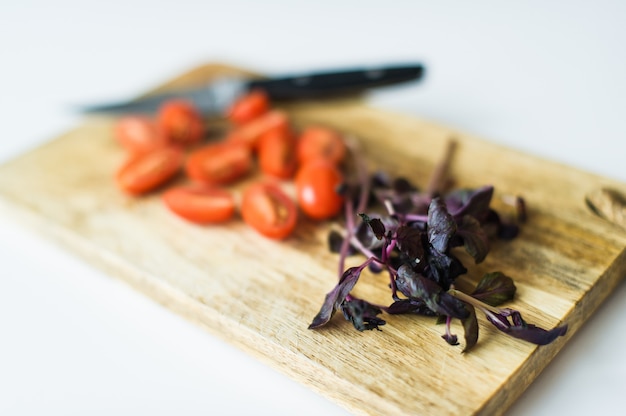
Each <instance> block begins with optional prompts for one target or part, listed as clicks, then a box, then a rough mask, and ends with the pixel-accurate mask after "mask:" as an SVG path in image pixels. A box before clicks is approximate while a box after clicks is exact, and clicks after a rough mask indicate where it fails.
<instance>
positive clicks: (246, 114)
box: [227, 90, 270, 124]
mask: <svg viewBox="0 0 626 416" xmlns="http://www.w3.org/2000/svg"><path fill="white" fill-rule="evenodd" d="M269 107H270V100H269V97H268V96H267V93H265V91H262V90H254V91H250V92H249V93H247V94H245V95H243V96H241V97H239V98H238V99H237V100H236V101H235V102H234V103H233V105H232V106H231V107H230V109H229V110H228V114H227V117H228V119H229V120H230V121H232V122H233V123H235V124H244V123H247V122H249V121H251V120H253V119H255V118H257V117H259V116H260V115H261V114H264V113H266V112H267V110H268V109H269Z"/></svg>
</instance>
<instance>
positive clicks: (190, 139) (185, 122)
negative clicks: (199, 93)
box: [157, 100, 204, 146]
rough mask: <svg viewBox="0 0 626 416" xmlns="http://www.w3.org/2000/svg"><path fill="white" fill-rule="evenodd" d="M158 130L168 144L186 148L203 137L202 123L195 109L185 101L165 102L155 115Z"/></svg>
mask: <svg viewBox="0 0 626 416" xmlns="http://www.w3.org/2000/svg"><path fill="white" fill-rule="evenodd" d="M157 122H158V125H159V128H160V130H161V132H162V134H163V135H165V137H166V139H167V140H169V142H170V143H172V144H176V145H182V146H187V145H191V144H194V143H197V142H199V141H200V140H201V139H202V137H203V136H204V122H203V120H202V116H201V115H200V112H199V111H198V110H197V109H196V107H195V106H194V105H193V104H192V103H190V102H188V101H185V100H171V101H166V102H165V103H164V104H163V105H162V106H161V107H160V108H159V111H158V114H157Z"/></svg>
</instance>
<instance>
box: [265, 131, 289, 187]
mask: <svg viewBox="0 0 626 416" xmlns="http://www.w3.org/2000/svg"><path fill="white" fill-rule="evenodd" d="M258 160H259V167H260V168H261V172H263V173H265V174H266V175H270V176H273V177H276V178H279V179H289V178H291V177H293V175H294V173H295V172H296V167H297V161H296V141H295V139H294V137H293V135H292V134H291V132H287V131H282V130H270V131H268V132H266V133H264V134H263V135H262V136H261V138H260V139H259V146H258Z"/></svg>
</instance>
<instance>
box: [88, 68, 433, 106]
mask: <svg viewBox="0 0 626 416" xmlns="http://www.w3.org/2000/svg"><path fill="white" fill-rule="evenodd" d="M423 74H424V67H423V66H422V65H421V64H408V65H396V66H385V67H376V68H361V69H348V70H338V71H324V72H312V73H305V74H299V75H291V76H284V77H274V78H268V79H250V78H244V77H223V78H219V79H217V80H214V81H212V82H209V83H208V84H206V85H202V86H199V87H195V88H189V89H184V90H176V91H170V92H167V93H164V94H158V95H150V96H146V97H143V98H139V99H136V100H130V101H124V102H116V103H108V104H96V105H89V106H84V107H82V108H80V109H79V110H80V111H81V112H83V113H154V112H156V111H157V110H158V108H159V107H160V105H161V104H162V103H163V102H164V101H168V100H172V99H184V100H188V101H191V102H192V103H193V104H195V105H196V106H197V108H198V110H199V111H201V112H203V113H204V114H207V115H209V114H211V115H221V114H224V113H225V112H226V110H227V109H228V108H229V106H230V105H231V104H232V103H233V102H234V101H235V100H236V99H237V97H239V96H241V95H242V94H245V93H246V92H247V91H251V90H255V89H260V90H263V91H265V92H266V93H267V94H268V96H269V98H270V99H271V100H273V101H284V100H300V99H319V98H332V97H339V96H346V95H353V94H358V93H362V92H364V91H366V90H368V89H370V88H375V87H383V86H389V85H394V84H399V83H403V82H408V81H417V80H420V79H421V78H422V76H423Z"/></svg>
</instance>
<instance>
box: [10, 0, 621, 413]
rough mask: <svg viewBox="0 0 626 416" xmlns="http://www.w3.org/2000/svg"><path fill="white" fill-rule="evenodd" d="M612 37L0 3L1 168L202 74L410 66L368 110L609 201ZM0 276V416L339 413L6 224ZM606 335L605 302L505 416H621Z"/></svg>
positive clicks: (501, 22)
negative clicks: (581, 178)
mask: <svg viewBox="0 0 626 416" xmlns="http://www.w3.org/2000/svg"><path fill="white" fill-rule="evenodd" d="M296 3H298V4H297V5H296ZM548 3H549V4H548ZM625 19H626V3H624V2H620V1H593V2H586V3H583V2H573V1H553V2H541V1H526V2H500V1H473V2H461V1H459V2H450V1H439V2H433V1H387V2H383V1H380V0H378V1H363V0H361V1H340V0H335V1H331V0H320V1H315V2H295V1H286V0H285V1H279V0H265V1H258V2H257V1H252V0H251V1H241V0H223V1H215V0H209V1H189V0H178V1H173V2H165V1H159V0H153V1H129V0H124V1H122V0H108V1H92V2H88V1H71V0H56V1H44V0H39V1H28V0H20V1H12V2H9V1H8V0H0V52H1V55H0V56H1V57H2V58H1V62H0V75H1V76H0V121H1V124H0V126H1V129H2V133H1V134H0V162H3V161H7V160H9V159H12V158H14V157H17V156H19V155H20V154H22V153H24V152H27V151H28V150H29V149H32V148H34V147H36V146H38V145H40V144H42V143H45V142H46V141H48V140H50V139H52V138H54V137H55V136H57V135H58V134H60V133H62V132H63V131H65V130H67V129H70V128H71V127H72V126H75V125H76V124H78V123H79V122H80V117H79V116H77V115H76V114H73V113H72V112H71V111H69V109H70V107H71V105H73V104H76V103H86V102H93V101H94V100H101V99H113V98H118V97H128V96H133V95H135V94H138V93H141V92H143V91H145V90H147V89H149V88H151V87H153V86H155V85H157V84H159V83H161V82H162V81H164V80H166V79H168V78H170V77H171V76H173V75H176V74H179V73H180V72H182V71H184V70H187V69H189V68H190V67H193V66H195V65H197V64H199V63H203V62H208V61H225V62H229V63H232V64H236V65H241V66H245V67H248V68H252V69H256V70H258V71H263V72H266V73H284V72H291V71H297V70H308V69H314V68H328V67H340V66H352V65H358V64H368V65H375V64H380V63H385V62H399V61H411V60H419V61H422V62H424V63H425V64H426V65H427V67H428V76H427V79H426V80H425V82H424V83H423V84H421V85H420V86H419V87H415V88H408V89H402V88H394V89H392V90H389V91H385V92H379V93H376V94H373V95H372V96H371V97H370V100H371V102H372V104H373V105H376V106H380V107H381V108H386V109H392V110H397V111H402V112H405V113H409V114H413V115H415V116H416V117H421V118H427V119H431V120H434V121H437V122H440V123H445V124H446V125H449V126H452V127H454V128H457V129H459V130H463V131H466V132H469V133H472V134H475V135H478V136H480V137H483V138H485V139H488V140H491V141H493V142H497V143H501V144H503V145H506V146H508V147H512V148H516V149H521V150H523V151H526V152H530V153H533V154H536V155H540V156H542V157H547V158H550V159H553V160H558V161H560V162H563V163H566V164H569V165H572V166H575V167H578V168H580V169H584V170H588V171H592V172H596V173H599V174H601V175H604V176H608V177H612V178H616V179H619V180H622V181H625V182H626V167H625V164H624V159H625V157H626V146H625V143H626V114H625V113H626V111H625V110H626V98H625V97H626V48H625V46H624V45H625V44H626V24H624V23H625ZM546 180H547V181H549V180H550V178H546ZM0 265H1V268H0V276H1V277H0V414H2V415H43V414H45V415H85V414H89V415H99V414H102V415H110V414H116V415H136V414H150V415H170V414H186V415H190V414H191V415H193V414H216V415H217V414H220V415H228V414H246V413H248V414H261V415H265V414H267V415H270V414H271V415H292V414H300V415H320V414H324V415H343V414H347V412H346V411H345V410H343V409H341V408H340V407H338V406H337V405H335V404H333V403H331V402H329V401H327V400H326V399H325V398H323V397H321V396H319V395H317V394H316V393H313V392H312V391H310V390H308V389H307V388H305V387H303V386H301V385H299V384H297V383H295V382H294V381H292V380H290V379H288V378H286V377H285V376H283V375H282V374H280V373H278V372H276V371H274V370H272V369H270V368H268V367H267V366H265V365H264V364H261V363H259V362H257V361H256V360H255V359H253V358H251V357H249V356H247V355H245V354H244V353H242V352H240V351H238V350H236V349H235V348H233V347H231V346H229V345H227V344H226V343H224V342H223V341H221V340H219V339H216V338H214V337H213V336H211V335H209V334H207V333H205V332H204V331H203V330H201V329H199V328H198V327H196V326H194V325H192V324H190V323H188V322H187V321H185V320H183V319H182V318H180V317H178V316H176V315H174V314H173V313H171V312H169V311H168V310H166V309H164V308H162V307H161V306H159V305H157V304H156V303H153V302H152V301H151V300H150V299H148V298H146V297H145V296H143V295H142V294H139V293H136V292H135V291H133V290H132V289H131V288H129V287H128V286H127V285H126V284H124V283H123V282H121V281H119V280H117V279H114V278H111V277H110V276H107V275H105V274H103V273H101V272H99V271H98V270H96V269H94V268H93V267H91V266H89V265H88V264H86V263H84V262H83V261H81V260H80V259H78V258H76V257H74V256H73V255H72V254H70V253H67V252H65V251H63V250H62V249H61V248H59V247H57V246H55V245H54V244H52V243H50V242H48V241H45V240H43V239H41V238H40V236H39V235H37V233H36V232H34V231H31V230H28V229H25V228H23V227H22V226H21V225H20V224H16V223H15V222H14V221H13V220H12V219H11V218H4V217H0ZM625 319H626V283H621V284H620V285H619V286H618V288H617V290H616V291H615V293H613V294H612V295H611V296H610V298H609V299H608V300H607V302H606V303H605V304H604V305H603V306H602V307H601V308H600V310H599V311H598V312H597V313H596V314H595V315H594V316H593V317H592V318H591V319H590V320H589V321H588V323H587V324H586V325H585V326H584V327H583V328H582V329H581V330H580V331H579V333H578V334H577V335H576V336H575V337H574V338H573V339H572V340H571V342H570V343H569V345H568V346H567V347H566V348H564V349H563V351H562V352H561V353H560V354H559V355H558V356H557V358H556V359H555V360H554V361H553V362H552V363H551V364H550V365H549V367H548V368H547V369H546V370H545V371H544V372H543V373H542V375H541V376H540V377H539V378H538V379H537V380H536V381H535V383H534V384H533V385H532V386H531V387H530V388H529V389H528V390H527V392H526V393H524V394H523V395H522V396H521V398H520V399H519V400H518V401H517V402H516V404H515V405H514V406H513V407H512V408H511V409H510V411H509V414H510V415H529V414H533V415H552V414H569V415H587V414H590V413H592V412H593V413H594V414H595V413H599V412H600V411H602V412H603V413H604V414H621V413H622V412H623V409H624V405H625V404H626V395H625V394H624V393H626V387H624V379H625V378H626V353H624V346H625V345H626V331H625V329H626V324H625ZM469 377H470V379H471V375H469ZM426 388H427V387H426ZM364 400H367V398H364Z"/></svg>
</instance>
